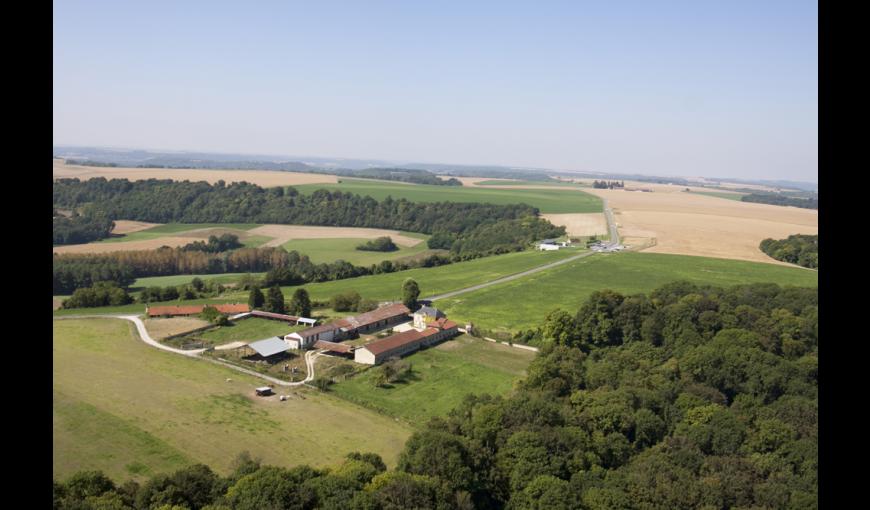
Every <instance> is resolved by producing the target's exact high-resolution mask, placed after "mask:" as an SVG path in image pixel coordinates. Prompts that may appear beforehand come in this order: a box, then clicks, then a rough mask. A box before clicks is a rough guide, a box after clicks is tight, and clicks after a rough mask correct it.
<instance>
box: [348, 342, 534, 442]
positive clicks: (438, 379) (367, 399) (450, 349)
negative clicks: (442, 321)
mask: <svg viewBox="0 0 870 510" xmlns="http://www.w3.org/2000/svg"><path fill="white" fill-rule="evenodd" d="M534 356H535V353H534V352H530V351H525V350H522V349H516V348H512V347H508V346H504V345H498V344H493V343H490V342H487V341H485V340H479V339H474V338H471V337H468V336H465V335H463V336H460V337H457V338H456V339H453V340H449V341H447V342H444V343H442V344H441V345H439V346H437V347H434V348H430V349H426V350H423V351H419V352H417V353H415V354H413V355H411V356H409V357H407V358H406V359H407V361H409V362H410V363H411V366H412V368H413V376H412V377H411V378H409V380H408V381H407V382H400V383H395V384H393V385H392V387H390V388H376V387H374V385H373V384H372V380H373V377H374V376H375V374H376V371H377V370H379V369H378V368H371V369H369V370H367V371H365V372H363V373H362V374H359V375H357V376H355V377H353V378H351V379H349V380H347V381H343V382H340V383H337V384H335V385H333V386H332V391H333V392H334V393H335V394H336V395H339V396H341V397H343V398H346V399H348V400H351V401H353V402H358V403H360V404H362V405H365V406H367V407H370V408H372V409H377V410H379V411H381V412H383V413H385V414H388V415H391V416H396V417H398V418H402V419H404V420H407V421H408V422H410V423H415V424H420V425H422V424H423V423H425V422H426V420H427V419H429V418H430V417H432V416H438V415H444V414H446V413H447V412H448V411H450V410H451V409H453V408H454V407H455V406H456V405H458V404H459V403H460V402H461V401H462V398H463V397H464V396H465V395H466V394H467V393H476V394H481V393H490V394H499V395H501V394H505V393H508V392H509V391H510V390H511V388H512V387H513V384H514V381H516V380H517V379H519V378H521V377H522V376H523V375H524V373H525V368H526V366H528V364H529V362H531V360H532V359H533V358H534Z"/></svg>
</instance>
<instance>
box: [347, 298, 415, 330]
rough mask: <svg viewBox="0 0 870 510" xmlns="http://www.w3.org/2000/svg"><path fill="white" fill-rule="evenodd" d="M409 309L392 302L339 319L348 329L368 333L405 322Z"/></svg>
mask: <svg viewBox="0 0 870 510" xmlns="http://www.w3.org/2000/svg"><path fill="white" fill-rule="evenodd" d="M410 313H411V310H409V309H408V307H407V306H405V305H403V304H402V303H394V304H392V305H387V306H382V307H380V308H378V309H377V310H372V311H371V312H366V313H362V314H360V315H357V316H356V317H347V318H345V319H343V320H341V321H337V322H340V323H342V325H346V326H345V327H347V328H348V330H349V331H350V330H353V331H356V332H357V333H368V332H370V331H374V330H377V329H382V328H385V327H387V326H392V325H394V324H399V323H401V322H406V321H407V320H408V314H410Z"/></svg>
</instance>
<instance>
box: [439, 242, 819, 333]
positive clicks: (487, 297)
mask: <svg viewBox="0 0 870 510" xmlns="http://www.w3.org/2000/svg"><path fill="white" fill-rule="evenodd" d="M682 279H684V280H690V281H693V282H696V283H708V284H713V285H721V286H727V285H734V284H738V283H753V282H774V283H778V284H780V285H796V286H816V285H818V273H817V272H814V271H807V270H803V269H797V268H790V267H784V266H777V265H774V264H763V263H756V262H744V261H738V260H725V259H713V258H706V257H690V256H684V255H666V254H658V253H618V254H601V255H593V256H592V257H588V258H583V259H580V260H577V261H574V262H570V263H568V264H565V265H562V266H559V267H557V268H554V269H550V270H548V271H542V272H540V273H536V274H533V275H531V276H529V277H527V278H522V279H520V280H516V281H512V282H507V283H504V284H501V285H495V286H492V287H488V288H485V289H482V290H479V291H476V292H471V293H468V294H463V295H460V296H456V297H455V298H452V299H445V300H441V301H437V302H436V303H435V304H436V306H437V307H438V308H441V309H443V310H444V311H445V313H447V314H448V315H449V316H450V317H451V318H452V319H454V320H459V321H461V322H462V321H472V322H474V323H475V324H476V325H478V326H480V327H483V328H486V329H507V330H518V329H526V328H530V327H534V326H537V325H539V324H540V323H541V322H542V321H543V319H544V317H546V315H547V313H549V312H550V311H551V310H553V309H555V308H562V309H564V310H567V311H569V312H571V313H574V312H575V311H576V310H577V309H578V308H579V307H580V305H581V304H582V303H583V301H584V300H585V299H586V298H587V297H588V296H589V295H590V294H591V293H592V292H594V291H596V290H601V289H613V290H616V291H619V292H622V293H627V294H631V293H638V292H649V291H651V290H653V289H655V288H656V287H659V286H661V285H663V284H665V283H668V282H671V281H674V280H682Z"/></svg>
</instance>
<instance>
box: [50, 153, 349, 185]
mask: <svg viewBox="0 0 870 510" xmlns="http://www.w3.org/2000/svg"><path fill="white" fill-rule="evenodd" d="M52 175H53V176H54V178H55V179H60V178H72V177H77V178H79V179H81V180H88V179H91V178H93V177H105V178H106V179H129V180H131V181H139V180H143V179H172V180H175V181H207V182H209V183H211V184H214V183H216V182H217V181H221V180H222V181H224V182H227V183H230V182H241V181H245V182H250V183H252V184H256V185H258V186H263V187H269V186H293V185H297V184H319V183H333V182H336V181H337V180H338V178H337V177H336V176H334V175H322V174H306V173H298V172H271V171H266V170H197V169H176V168H123V167H91V166H79V165H67V164H66V163H64V162H63V161H62V160H57V159H55V160H54V164H53V167H52Z"/></svg>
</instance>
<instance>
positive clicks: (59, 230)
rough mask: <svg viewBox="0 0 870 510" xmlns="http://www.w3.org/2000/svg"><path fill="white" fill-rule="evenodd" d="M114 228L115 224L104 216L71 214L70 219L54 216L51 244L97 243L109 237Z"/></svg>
mask: <svg viewBox="0 0 870 510" xmlns="http://www.w3.org/2000/svg"><path fill="white" fill-rule="evenodd" d="M114 228H115V222H114V221H112V220H111V219H109V217H108V216H106V215H104V214H98V213H86V214H82V215H80V214H76V213H73V215H72V216H70V217H66V216H63V215H55V216H54V218H53V219H52V231H53V233H54V241H53V243H54V244H55V245H61V244H80V243H89V242H91V241H98V240H100V239H105V238H107V237H109V234H111V232H112V229H114Z"/></svg>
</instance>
